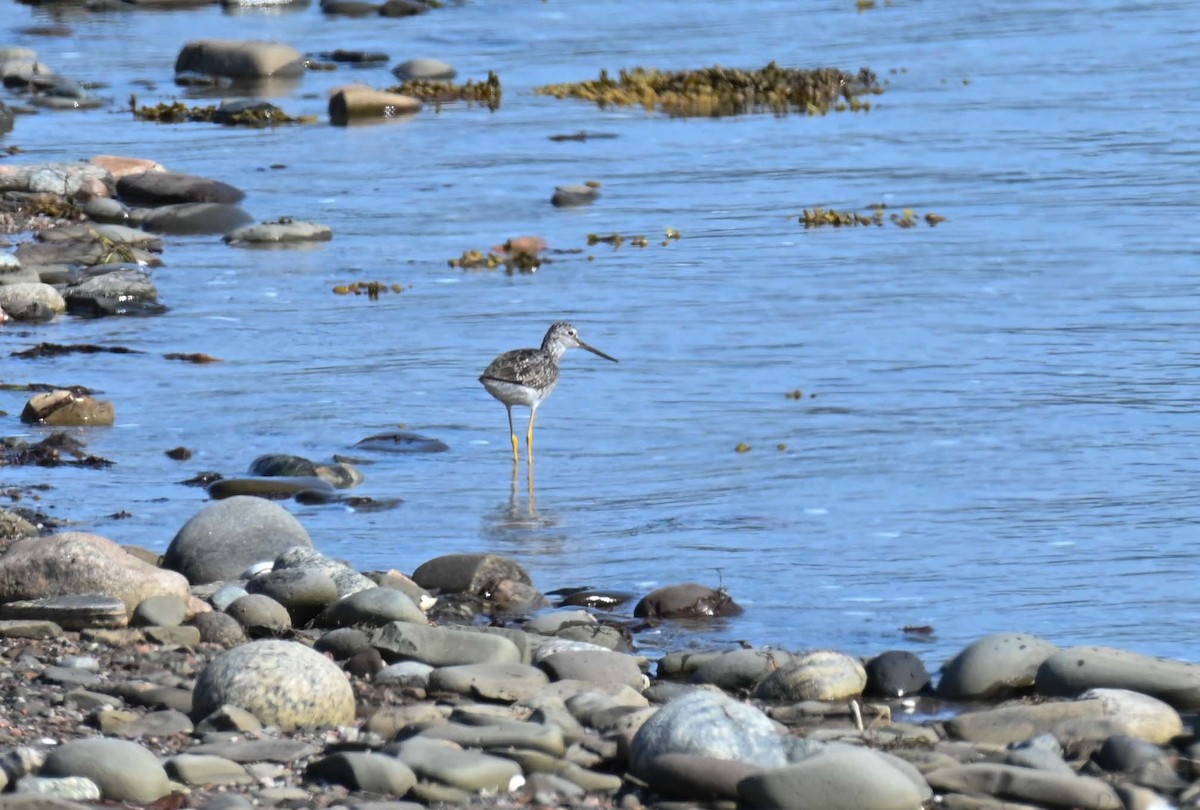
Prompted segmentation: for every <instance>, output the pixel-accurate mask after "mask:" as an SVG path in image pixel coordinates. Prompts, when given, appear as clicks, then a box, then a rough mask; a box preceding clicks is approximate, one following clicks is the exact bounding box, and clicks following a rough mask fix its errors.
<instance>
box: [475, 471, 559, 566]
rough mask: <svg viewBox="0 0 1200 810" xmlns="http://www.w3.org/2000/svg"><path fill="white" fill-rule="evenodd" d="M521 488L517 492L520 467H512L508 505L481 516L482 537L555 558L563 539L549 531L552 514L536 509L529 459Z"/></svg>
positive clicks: (554, 521) (554, 520)
mask: <svg viewBox="0 0 1200 810" xmlns="http://www.w3.org/2000/svg"><path fill="white" fill-rule="evenodd" d="M524 466H525V475H524V478H525V488H524V492H522V491H521V477H522V476H521V474H520V473H521V469H520V468H521V465H520V464H519V463H517V462H514V463H513V468H512V483H511V486H510V488H509V493H508V501H507V502H506V503H503V504H500V505H499V506H497V507H496V508H495V509H493V510H492V511H490V512H487V513H486V514H485V515H484V516H483V523H484V526H483V534H484V536H485V537H487V538H489V539H491V540H493V541H495V542H499V543H510V544H513V545H517V546H520V549H521V551H522V552H523V553H525V554H555V553H558V552H560V551H561V550H562V548H563V545H564V544H565V542H566V539H567V538H566V535H564V534H562V533H561V532H556V531H552V530H553V529H555V528H557V527H558V525H559V518H558V516H557V515H555V514H554V513H553V512H552V511H551V512H548V511H546V509H544V508H543V509H541V510H539V509H538V506H537V490H536V489H535V488H534V483H533V457H532V455H530V456H527V457H526V463H525V465H524Z"/></svg>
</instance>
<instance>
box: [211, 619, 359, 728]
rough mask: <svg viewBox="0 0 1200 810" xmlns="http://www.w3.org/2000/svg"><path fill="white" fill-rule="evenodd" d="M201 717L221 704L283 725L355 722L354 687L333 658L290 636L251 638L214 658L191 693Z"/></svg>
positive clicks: (291, 726)
mask: <svg viewBox="0 0 1200 810" xmlns="http://www.w3.org/2000/svg"><path fill="white" fill-rule="evenodd" d="M192 701H193V707H194V713H195V715H196V716H198V717H204V716H207V715H209V714H211V713H212V712H214V711H216V710H217V709H219V708H221V706H224V705H225V704H227V703H228V704H232V705H234V706H237V707H239V708H242V709H245V710H246V711H248V712H250V713H251V714H253V715H254V716H255V717H257V718H258V719H259V721H261V722H262V723H263V724H265V725H276V726H279V727H280V728H282V729H294V728H312V727H316V726H333V725H343V724H347V723H352V722H354V692H353V690H352V689H351V688H350V681H349V680H347V678H346V675H345V674H344V673H343V672H342V671H341V670H340V669H338V666H337V664H335V663H333V662H332V661H330V660H329V659H328V658H326V657H325V656H323V655H321V654H320V653H318V652H315V651H313V650H312V649H310V648H308V647H305V646H304V645H303V644H297V643H296V642H294V641H276V640H267V641H253V642H250V643H249V644H243V645H242V646H240V647H234V648H233V649H230V650H226V651H225V652H223V653H221V654H220V655H218V656H217V657H216V658H214V659H213V660H212V661H211V662H210V663H209V665H208V666H207V667H205V669H204V671H203V672H201V673H200V677H199V678H197V679H196V687H195V689H194V691H193V694H192Z"/></svg>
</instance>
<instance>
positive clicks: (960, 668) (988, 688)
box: [937, 633, 1083, 700]
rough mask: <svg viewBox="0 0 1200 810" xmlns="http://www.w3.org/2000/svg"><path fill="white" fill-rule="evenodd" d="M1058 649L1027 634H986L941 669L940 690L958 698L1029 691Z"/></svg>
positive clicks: (942, 693)
mask: <svg viewBox="0 0 1200 810" xmlns="http://www.w3.org/2000/svg"><path fill="white" fill-rule="evenodd" d="M1056 652H1058V647H1055V646H1054V645H1053V644H1051V643H1050V642H1048V641H1044V640H1042V639H1040V638H1038V637H1037V636H1033V635H1030V634H1028V633H992V634H990V635H986V636H984V637H983V638H980V639H977V640H976V641H974V642H972V643H971V644H968V645H967V646H966V647H965V648H964V649H963V650H962V651H961V652H960V653H959V654H958V655H956V656H954V658H952V659H950V661H949V662H948V663H947V664H946V666H945V667H943V668H942V677H941V680H940V681H938V686H937V692H938V694H939V695H940V696H942V697H945V698H951V699H955V700H962V699H981V700H982V699H999V698H1003V697H1006V696H1008V695H1011V694H1014V693H1017V692H1020V691H1022V690H1028V689H1030V688H1031V687H1032V686H1033V681H1034V676H1035V675H1036V674H1037V671H1038V667H1040V666H1041V664H1042V662H1043V661H1045V660H1046V659H1047V658H1049V657H1050V656H1052V655H1054V653H1056ZM1080 691H1083V690H1080Z"/></svg>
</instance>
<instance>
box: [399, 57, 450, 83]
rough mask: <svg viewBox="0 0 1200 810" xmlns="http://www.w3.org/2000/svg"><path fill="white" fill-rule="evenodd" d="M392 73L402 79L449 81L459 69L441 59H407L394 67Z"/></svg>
mask: <svg viewBox="0 0 1200 810" xmlns="http://www.w3.org/2000/svg"><path fill="white" fill-rule="evenodd" d="M392 75H393V76H395V77H396V78H397V79H399V80H400V81H402V82H403V81H407V80H409V79H420V80H422V81H439V82H440V81H449V80H450V79H453V78H454V77H455V76H457V75H458V71H457V70H455V69H454V68H453V67H451V66H450V65H449V64H448V63H446V62H443V61H442V60H441V59H423V58H418V59H406V60H404V61H403V62H401V63H400V64H398V65H396V66H395V67H394V68H392Z"/></svg>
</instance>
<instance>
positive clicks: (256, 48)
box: [175, 39, 304, 79]
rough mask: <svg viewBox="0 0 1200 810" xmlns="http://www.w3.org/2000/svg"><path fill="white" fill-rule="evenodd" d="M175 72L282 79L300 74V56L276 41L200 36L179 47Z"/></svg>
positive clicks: (294, 50)
mask: <svg viewBox="0 0 1200 810" xmlns="http://www.w3.org/2000/svg"><path fill="white" fill-rule="evenodd" d="M175 72H176V73H200V74H203V75H205V76H225V77H227V78H230V79H266V78H285V77H291V76H300V75H302V74H303V73H304V57H303V55H302V54H301V53H300V52H299V51H297V50H296V49H295V48H293V47H292V46H290V45H284V44H283V43H280V42H261V41H255V40H229V39H200V40H194V41H192V42H189V43H187V44H186V45H184V46H183V49H182V50H180V52H179V56H178V57H177V58H176V59H175Z"/></svg>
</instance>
